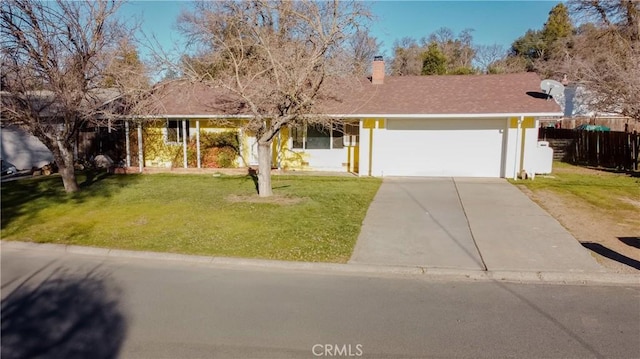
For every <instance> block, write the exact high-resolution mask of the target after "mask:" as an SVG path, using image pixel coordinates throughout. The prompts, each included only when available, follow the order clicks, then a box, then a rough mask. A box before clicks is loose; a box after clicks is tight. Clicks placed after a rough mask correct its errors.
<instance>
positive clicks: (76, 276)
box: [1, 268, 127, 359]
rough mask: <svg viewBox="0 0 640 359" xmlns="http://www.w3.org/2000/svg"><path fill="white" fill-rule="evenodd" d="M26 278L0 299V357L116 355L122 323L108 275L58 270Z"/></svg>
mask: <svg viewBox="0 0 640 359" xmlns="http://www.w3.org/2000/svg"><path fill="white" fill-rule="evenodd" d="M36 274H39V273H38V272H36V273H35V274H33V275H32V276H31V277H35V276H36ZM31 277H30V278H27V279H25V280H24V281H23V282H22V283H21V284H19V285H18V286H17V288H16V289H14V290H13V291H11V293H10V294H9V295H7V296H6V298H5V299H3V300H2V338H1V339H2V349H1V355H2V358H3V359H14V358H15V359H18V358H104V359H107V358H117V357H118V354H119V352H120V348H121V346H122V344H123V342H124V339H125V337H126V332H127V321H126V318H125V315H124V314H123V311H122V310H121V306H120V303H119V300H118V297H119V296H120V293H121V291H120V290H119V288H117V287H116V286H115V285H114V284H113V282H112V280H110V279H109V277H108V275H105V274H101V273H98V272H97V271H96V269H93V270H91V271H89V272H88V273H83V274H80V273H69V272H68V271H67V270H65V269H61V268H58V269H56V270H54V271H53V273H52V274H50V275H49V276H48V277H46V278H45V279H44V280H42V281H36V280H33V278H31ZM29 282H32V283H29ZM5 290H6V289H5Z"/></svg>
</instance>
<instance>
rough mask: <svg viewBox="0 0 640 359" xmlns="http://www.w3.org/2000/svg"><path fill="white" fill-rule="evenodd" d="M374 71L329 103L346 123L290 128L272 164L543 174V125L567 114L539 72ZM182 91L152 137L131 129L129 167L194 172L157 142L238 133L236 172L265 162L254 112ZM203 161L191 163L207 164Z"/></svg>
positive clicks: (364, 171) (153, 121) (167, 102)
mask: <svg viewBox="0 0 640 359" xmlns="http://www.w3.org/2000/svg"><path fill="white" fill-rule="evenodd" d="M373 69H374V71H373V76H372V79H371V80H370V81H366V82H365V81H363V82H362V83H357V84H353V86H352V87H350V88H344V89H343V90H342V91H343V92H344V93H343V94H341V93H336V94H335V97H337V98H340V99H341V101H334V102H332V103H327V104H323V105H322V108H323V112H324V115H327V116H329V117H331V118H335V119H339V120H342V121H345V124H344V125H340V127H339V128H335V127H334V128H332V129H323V128H317V127H315V126H304V127H303V128H284V129H282V131H281V133H280V135H279V136H278V137H277V138H276V139H275V140H274V144H273V165H274V167H278V168H282V169H289V170H329V171H341V172H354V173H358V174H359V175H360V176H461V177H515V176H516V175H517V174H518V173H519V172H520V171H521V170H522V169H525V170H526V171H527V172H530V173H531V172H535V171H536V170H537V169H536V168H535V166H536V165H535V163H536V162H535V161H536V156H537V151H536V148H537V139H538V127H539V121H540V119H541V118H549V117H557V118H560V117H561V116H562V111H561V109H560V107H559V106H558V104H556V102H555V101H553V100H545V99H543V98H541V97H543V96H534V95H535V94H532V93H533V92H536V91H537V89H539V86H540V78H539V77H538V76H537V75H535V74H533V73H519V74H502V75H461V76H402V77H393V76H388V77H385V74H384V73H385V71H384V62H383V61H374V63H373ZM176 86H183V87H181V88H178V90H175V91H173V93H172V95H171V96H166V97H165V98H164V99H163V100H162V104H161V106H160V108H161V111H160V114H158V115H153V116H147V117H146V118H145V119H143V120H144V121H148V125H146V126H144V131H143V126H141V125H140V128H139V129H138V131H137V137H136V132H135V130H134V128H131V129H129V128H130V127H131V126H134V125H133V123H131V124H128V125H127V131H130V132H131V136H130V137H132V138H133V139H136V138H137V140H136V142H138V144H140V143H142V144H143V145H142V146H137V145H136V146H134V145H132V143H130V142H131V141H128V143H127V146H126V147H127V149H128V152H127V153H128V155H127V158H128V160H127V163H128V164H131V158H132V157H133V158H136V157H137V158H142V159H143V160H142V161H138V164H139V165H140V170H142V167H143V166H158V167H171V166H172V167H188V163H187V161H186V159H185V157H184V156H183V155H180V156H178V159H179V160H178V161H177V163H176V161H175V158H176V157H175V156H173V157H172V156H167V155H163V151H158V150H157V147H158V146H157V142H158V141H157V139H158V138H162V146H164V148H165V149H166V148H170V147H171V146H174V150H175V148H178V149H180V148H182V150H183V152H182V153H183V154H185V153H187V143H186V142H185V141H184V139H185V138H194V137H199V135H200V134H202V133H204V132H210V131H217V132H221V131H234V132H235V133H237V134H238V136H239V138H240V152H241V156H240V158H239V159H238V161H237V166H251V165H255V164H257V157H256V153H257V149H256V148H255V141H256V140H255V137H253V136H252V135H251V133H248V132H246V131H244V130H243V129H242V125H243V123H244V121H246V120H247V118H250V117H249V116H248V115H247V114H246V112H243V111H242V110H241V109H238V110H236V111H231V110H220V108H221V107H220V106H217V105H216V95H215V94H214V92H213V91H212V90H211V89H208V88H206V87H203V86H198V85H189V86H188V87H184V86H186V85H184V84H183V85H176ZM238 107H241V106H238ZM139 120H140V119H136V120H135V121H136V123H138V124H140V121H139ZM221 120H224V122H222V123H221V122H220V121H221ZM154 136H155V138H156V140H154V141H150V138H151V137H154ZM127 139H129V136H127ZM150 142H153V146H151V145H150V144H149V143H150ZM196 142H198V141H197V140H196ZM136 147H137V148H140V149H141V150H142V152H140V151H138V150H137V148H136ZM151 147H153V148H151ZM134 152H137V156H135V154H134ZM178 152H179V151H178ZM201 156H202V154H200V155H199V156H198V164H197V165H196V166H193V167H200V166H201Z"/></svg>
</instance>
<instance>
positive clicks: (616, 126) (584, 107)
mask: <svg viewBox="0 0 640 359" xmlns="http://www.w3.org/2000/svg"><path fill="white" fill-rule="evenodd" d="M591 96H593V95H591V94H590V93H589V92H588V91H587V90H585V88H584V87H582V86H577V85H568V86H566V87H565V90H564V98H563V99H562V101H561V103H560V106H561V107H563V112H564V114H563V115H564V116H563V117H562V119H558V120H552V121H544V123H543V126H544V127H558V128H566V129H574V128H576V127H578V126H580V125H601V126H606V127H608V128H610V129H611V130H612V131H622V132H633V131H638V130H640V124H639V123H638V121H636V120H634V119H632V118H629V117H625V116H621V115H620V114H616V113H607V112H598V111H595V110H593V106H592V105H591V104H590V101H589V98H590V97H591Z"/></svg>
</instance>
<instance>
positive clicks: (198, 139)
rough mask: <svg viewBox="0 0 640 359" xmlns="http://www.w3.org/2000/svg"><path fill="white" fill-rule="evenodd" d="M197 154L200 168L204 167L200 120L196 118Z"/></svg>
mask: <svg viewBox="0 0 640 359" xmlns="http://www.w3.org/2000/svg"><path fill="white" fill-rule="evenodd" d="M196 155H197V157H198V168H202V157H201V155H200V120H196Z"/></svg>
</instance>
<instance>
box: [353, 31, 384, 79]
mask: <svg viewBox="0 0 640 359" xmlns="http://www.w3.org/2000/svg"><path fill="white" fill-rule="evenodd" d="M347 50H348V51H349V52H350V53H351V56H352V57H353V60H352V61H353V71H354V73H356V74H358V75H364V74H367V73H370V67H371V59H373V57H374V56H376V55H379V53H378V52H379V50H380V43H379V42H378V40H377V39H376V38H375V37H373V36H370V35H369V33H368V31H366V29H359V30H357V31H356V32H355V34H354V35H353V36H351V37H350V38H349V39H348V40H347Z"/></svg>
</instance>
